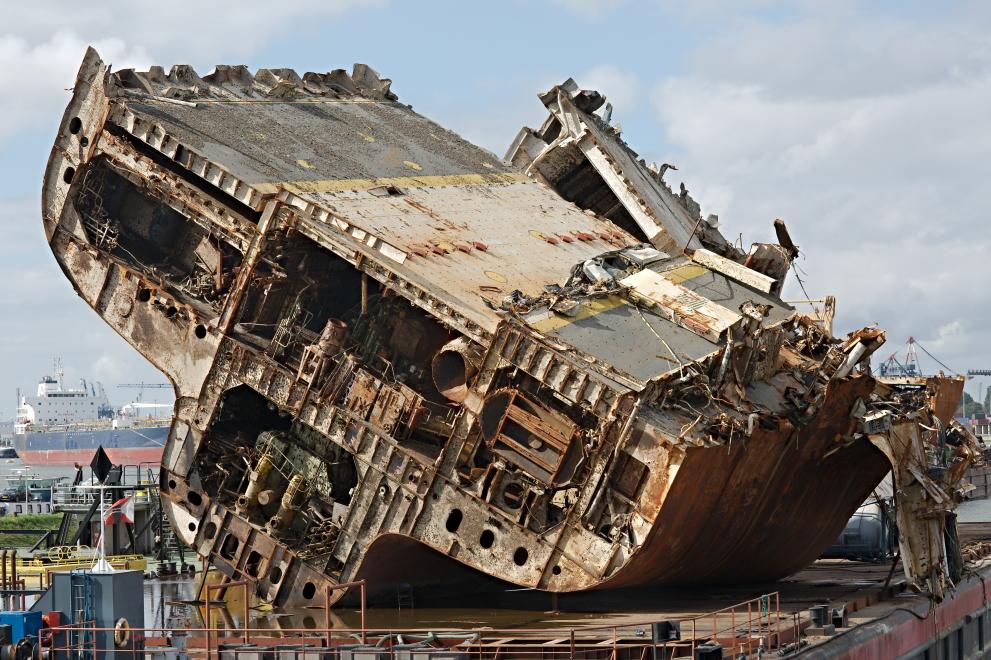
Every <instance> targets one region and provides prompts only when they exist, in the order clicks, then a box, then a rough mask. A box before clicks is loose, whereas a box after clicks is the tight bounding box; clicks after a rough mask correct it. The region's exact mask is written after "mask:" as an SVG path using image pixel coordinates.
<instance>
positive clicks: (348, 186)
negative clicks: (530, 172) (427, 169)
mask: <svg viewBox="0 0 991 660" xmlns="http://www.w3.org/2000/svg"><path fill="white" fill-rule="evenodd" d="M531 180H532V179H529V178H528V177H527V176H526V175H525V174H521V173H517V172H505V173H488V174H441V175H433V176H390V177H382V178H379V179H324V180H320V181H286V182H284V183H256V184H254V185H252V188H254V189H255V190H257V191H258V192H260V193H261V194H263V195H274V194H275V193H276V192H278V191H279V189H280V188H285V189H286V190H289V191H290V192H296V193H334V192H342V191H345V190H368V189H370V188H378V187H380V186H396V187H397V188H442V187H444V186H467V185H481V184H490V183H518V182H520V181H531Z"/></svg>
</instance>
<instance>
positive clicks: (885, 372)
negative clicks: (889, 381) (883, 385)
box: [878, 337, 922, 376]
mask: <svg viewBox="0 0 991 660" xmlns="http://www.w3.org/2000/svg"><path fill="white" fill-rule="evenodd" d="M907 343H908V348H907V349H906V350H905V363H904V364H902V363H901V362H899V361H898V353H897V352H895V353H892V354H891V355H889V356H888V359H887V360H885V361H884V362H882V363H881V366H880V367H879V368H878V373H879V374H880V375H882V376H918V375H920V374H921V373H922V372H921V371H920V369H919V354H918V352H917V351H916V350H915V344H916V342H915V337H909V338H908V342H907Z"/></svg>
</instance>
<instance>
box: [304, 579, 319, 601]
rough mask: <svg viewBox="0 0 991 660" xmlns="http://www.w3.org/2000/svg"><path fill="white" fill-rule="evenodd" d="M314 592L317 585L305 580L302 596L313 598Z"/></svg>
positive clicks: (307, 598) (308, 598)
mask: <svg viewBox="0 0 991 660" xmlns="http://www.w3.org/2000/svg"><path fill="white" fill-rule="evenodd" d="M316 593H317V585H315V584H313V583H312V582H307V583H306V584H304V585H303V598H305V599H306V600H310V599H311V598H313V597H314V596H315V595H316Z"/></svg>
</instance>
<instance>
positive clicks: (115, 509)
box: [104, 495, 134, 525]
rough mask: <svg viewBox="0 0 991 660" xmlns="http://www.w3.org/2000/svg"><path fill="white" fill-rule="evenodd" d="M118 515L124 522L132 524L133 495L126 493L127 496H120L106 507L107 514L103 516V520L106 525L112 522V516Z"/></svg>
mask: <svg viewBox="0 0 991 660" xmlns="http://www.w3.org/2000/svg"><path fill="white" fill-rule="evenodd" d="M115 515H116V516H119V518H120V520H123V521H124V522H126V523H130V524H131V525H133V524H134V496H133V495H128V496H127V497H122V498H120V499H119V500H117V501H116V502H114V503H113V504H112V505H110V508H109V509H107V516H106V518H104V522H105V523H107V524H108V525H112V524H113V523H114V520H115V519H114V516H115Z"/></svg>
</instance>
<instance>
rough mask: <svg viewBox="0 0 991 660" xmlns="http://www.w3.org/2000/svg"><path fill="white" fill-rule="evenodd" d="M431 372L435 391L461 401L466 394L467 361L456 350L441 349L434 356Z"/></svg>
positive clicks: (452, 399)
mask: <svg viewBox="0 0 991 660" xmlns="http://www.w3.org/2000/svg"><path fill="white" fill-rule="evenodd" d="M430 371H431V374H432V375H433V379H434V386H435V387H436V388H437V391H438V392H440V393H441V394H443V395H444V396H445V397H447V398H448V399H450V400H451V401H456V402H457V403H461V402H462V401H464V400H465V397H467V396H468V363H467V362H465V358H464V356H463V355H461V353H458V352H457V351H441V352H440V353H438V354H437V357H435V358H434V360H433V364H432V365H431V369H430Z"/></svg>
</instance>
